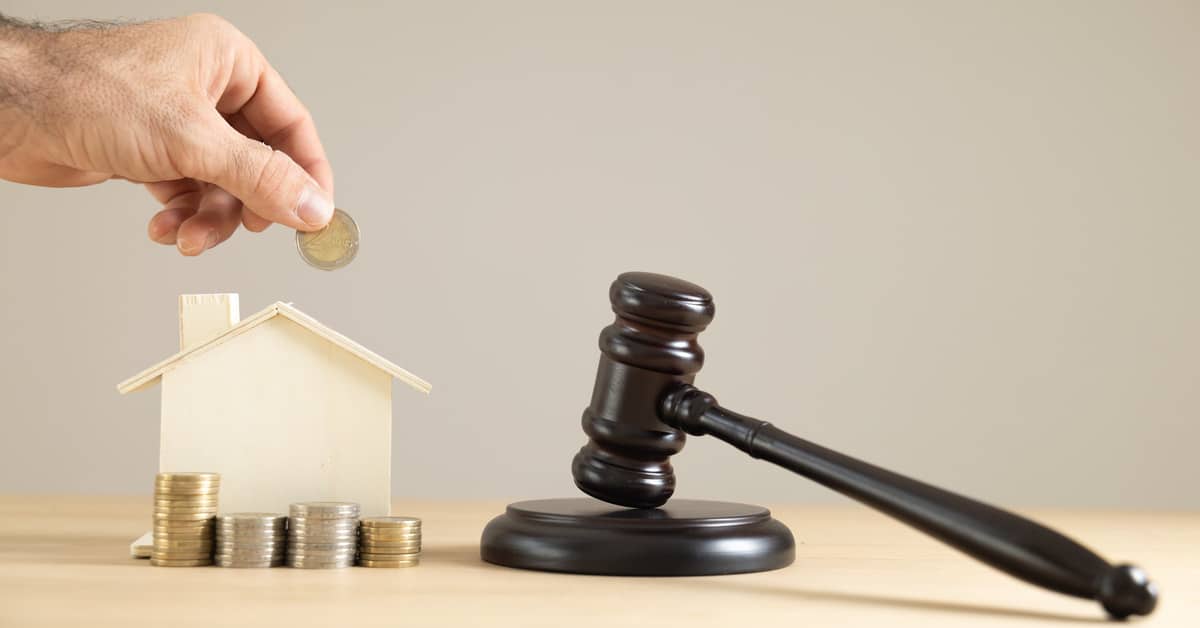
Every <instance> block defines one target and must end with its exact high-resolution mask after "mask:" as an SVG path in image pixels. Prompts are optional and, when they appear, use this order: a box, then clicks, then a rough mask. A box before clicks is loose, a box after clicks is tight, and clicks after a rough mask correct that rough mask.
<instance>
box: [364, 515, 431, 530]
mask: <svg viewBox="0 0 1200 628" xmlns="http://www.w3.org/2000/svg"><path fill="white" fill-rule="evenodd" d="M362 524H363V527H364V528H376V527H378V528H413V527H420V526H421V520H420V519H418V518H416V517H367V518H365V519H363V520H362Z"/></svg>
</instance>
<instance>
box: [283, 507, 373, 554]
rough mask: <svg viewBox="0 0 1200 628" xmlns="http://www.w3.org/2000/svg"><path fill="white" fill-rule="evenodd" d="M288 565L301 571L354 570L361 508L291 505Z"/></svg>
mask: <svg viewBox="0 0 1200 628" xmlns="http://www.w3.org/2000/svg"><path fill="white" fill-rule="evenodd" d="M289 510H290V515H291V518H290V520H289V521H288V547H287V564H288V566H289V567H299V568H301V569H339V568H342V567H353V566H354V560H355V558H356V557H357V554H358V513H359V509H358V504H355V503H353V502H301V503H298V504H292V505H291V508H290V509H289Z"/></svg>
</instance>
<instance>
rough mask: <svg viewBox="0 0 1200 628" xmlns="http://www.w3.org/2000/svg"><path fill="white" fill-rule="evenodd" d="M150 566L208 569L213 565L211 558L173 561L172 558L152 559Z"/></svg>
mask: <svg viewBox="0 0 1200 628" xmlns="http://www.w3.org/2000/svg"><path fill="white" fill-rule="evenodd" d="M150 564H151V565H154V566H155V567H207V566H209V565H212V564H213V561H212V559H211V558H191V559H182V560H173V559H170V558H155V557H153V556H151V557H150Z"/></svg>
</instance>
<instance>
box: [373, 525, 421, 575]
mask: <svg viewBox="0 0 1200 628" xmlns="http://www.w3.org/2000/svg"><path fill="white" fill-rule="evenodd" d="M420 562H421V520H420V519H417V518H416V517H368V518H366V519H363V520H362V532H361V543H360V544H359V564H361V565H362V566H363V567H416V566H417V565H418V564H420Z"/></svg>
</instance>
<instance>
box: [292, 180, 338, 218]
mask: <svg viewBox="0 0 1200 628" xmlns="http://www.w3.org/2000/svg"><path fill="white" fill-rule="evenodd" d="M296 215H297V216H299V217H300V220H303V221H304V223H305V224H307V225H308V226H310V227H314V228H320V227H324V226H325V225H326V224H327V223H328V222H329V219H330V218H331V217H332V216H333V201H331V200H329V199H328V198H326V197H325V194H324V193H323V192H321V191H320V190H317V189H314V188H313V187H311V186H309V187H305V188H304V192H302V193H301V194H300V204H299V205H297V206H296Z"/></svg>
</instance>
